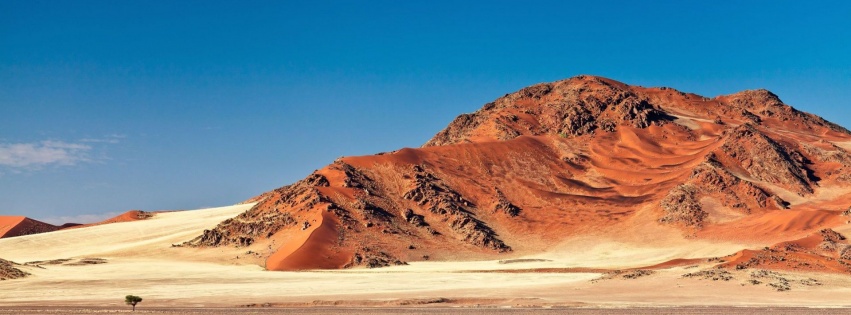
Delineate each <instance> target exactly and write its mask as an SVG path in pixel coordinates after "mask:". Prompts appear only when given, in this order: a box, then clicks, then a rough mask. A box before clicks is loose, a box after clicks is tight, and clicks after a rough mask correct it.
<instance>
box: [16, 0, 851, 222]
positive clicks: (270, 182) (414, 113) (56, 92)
mask: <svg viewBox="0 0 851 315" xmlns="http://www.w3.org/2000/svg"><path fill="white" fill-rule="evenodd" d="M578 74H594V75H601V76H605V77H609V78H612V79H615V80H619V81H622V82H625V83H628V84H635V85H644V86H670V87H674V88H677V89H679V90H682V91H686V92H694V93H698V94H701V95H705V96H710V97H711V96H716V95H719V94H728V93H733V92H736V91H740V90H744V89H754V88H767V89H769V90H771V91H773V92H775V93H776V94H778V95H779V96H780V98H781V99H783V100H784V101H785V102H786V103H788V104H791V105H793V106H795V107H796V108H798V109H801V110H804V111H808V112H812V113H815V114H818V115H822V116H824V117H826V118H827V119H829V120H832V121H834V122H837V123H839V124H841V125H844V126H846V127H851V109H849V105H851V2H849V1H818V2H805V1H494V0H489V1H434V0H429V1H414V0H411V1H330V2H326V1H300V2H299V3H296V2H290V1H269V2H262V1H233V2H221V1H197V2H196V1H171V0H169V1H147V0H146V1H111V0H109V1H34V0H20V1H7V0H0V214H1V215H9V214H15V215H26V216H30V217H33V218H36V219H42V220H47V221H49V222H52V223H61V222H63V221H91V220H95V219H98V218H101V217H103V216H104V215H110V214H114V213H117V212H123V211H126V210H129V209H142V210H166V209H169V210H171V209H194V208H202V207H209V206H222V205H229V204H233V203H236V202H239V201H242V200H245V199H247V198H249V197H252V196H254V195H257V194H260V193H262V192H264V191H267V190H270V189H274V188H277V187H280V186H283V185H286V184H289V183H292V182H294V181H296V180H298V179H300V178H302V177H304V176H306V175H308V174H309V173H311V172H312V171H313V170H314V169H317V168H320V167H322V166H324V165H326V164H328V163H330V162H332V161H333V160H334V159H335V158H337V157H340V156H345V155H364V154H373V153H377V152H382V151H391V150H395V149H399V148H403V147H417V146H420V145H421V144H422V143H424V142H425V141H426V140H428V139H429V138H430V137H431V136H432V135H434V134H435V133H436V132H437V131H439V130H440V129H442V128H443V127H444V126H446V125H447V124H448V123H449V122H450V121H451V120H452V119H453V118H454V117H455V116H456V115H458V114H460V113H464V112H472V111H475V110H476V109H478V108H479V107H481V106H482V105H483V104H485V103H487V102H489V101H492V100H494V99H496V98H497V97H499V96H501V95H504V94H506V93H509V92H513V91H516V90H518V89H520V88H522V87H524V86H528V85H531V84H535V83H540V82H548V81H555V80H559V79H564V78H568V77H572V76H575V75H578Z"/></svg>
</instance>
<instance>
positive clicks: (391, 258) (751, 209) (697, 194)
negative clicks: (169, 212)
mask: <svg viewBox="0 0 851 315" xmlns="http://www.w3.org/2000/svg"><path fill="white" fill-rule="evenodd" d="M849 149H851V133H849V132H848V130H846V129H844V128H842V127H840V126H837V125H835V124H833V123H830V122H828V121H826V120H824V119H822V118H820V117H817V116H814V115H812V114H808V113H804V112H801V111H798V110H796V109H794V108H793V107H791V106H789V105H786V104H784V103H783V102H782V101H781V100H780V99H779V98H778V97H777V96H776V95H774V94H772V93H771V92H768V91H765V90H754V91H744V92H740V93H736V94H732V95H726V96H719V97H715V98H706V97H702V96H698V95H695V94H688V93H683V92H679V91H676V90H673V89H670V88H644V87H637V86H629V85H626V84H623V83H620V82H616V81H613V80H609V79H605V78H599V77H593V76H578V77H574V78H571V79H567V80H563V81H558V82H554V83H546V84H538V85H534V86H531V87H528V88H524V89H521V90H520V91H517V92H515V93H511V94H507V95H505V96H503V97H501V98H499V99H497V100H496V101H494V102H492V103H488V104H486V105H485V106H484V107H482V108H481V109H480V110H478V111H476V112H474V113H471V114H463V115H460V116H458V118H456V119H455V120H454V121H453V122H452V123H451V124H450V125H449V126H448V127H447V128H446V129H444V130H442V131H440V132H439V133H438V134H437V135H436V136H435V137H434V138H432V139H431V140H429V141H428V142H427V143H426V144H425V145H424V146H423V147H422V148H417V149H412V148H406V149H401V150H398V151H394V152H391V153H386V154H379V155H373V156H361V157H346V158H341V159H339V160H337V161H334V162H333V163H332V164H330V165H328V166H326V167H324V168H322V169H320V170H317V171H316V172H314V173H313V174H311V175H310V176H308V177H307V178H305V179H303V180H301V181H299V182H297V183H294V184H292V185H289V186H284V187H281V188H279V189H276V190H274V191H271V192H267V193H264V194H262V195H260V196H258V197H255V198H252V200H250V201H252V202H257V203H256V205H255V206H254V207H253V208H252V209H251V210H249V211H247V212H245V213H243V214H241V215H239V216H237V217H235V218H232V219H229V220H227V221H224V222H222V223H221V224H219V225H218V226H217V227H215V228H212V229H210V230H207V231H205V232H204V234H203V235H199V236H197V237H196V238H194V239H192V240H187V242H186V243H184V244H183V246H195V247H217V246H237V247H244V248H245V249H246V252H247V253H251V254H252V255H255V256H259V257H262V258H266V264H265V267H266V268H268V269H270V270H299V269H312V268H348V267H357V266H366V267H380V266H388V265H394V264H404V263H406V262H410V261H419V260H459V259H460V260H470V259H490V258H499V257H506V256H512V255H524V254H533V253H539V252H544V251H548V250H551V249H552V248H554V247H555V246H557V245H558V244H560V243H561V242H563V241H565V240H568V239H570V238H573V237H579V236H606V235H615V234H618V235H622V234H624V233H627V234H628V233H636V235H652V234H653V233H657V232H658V233H662V232H660V231H670V230H672V229H675V230H677V231H679V235H681V236H682V237H686V238H711V239H729V240H737V241H741V240H744V239H747V240H755V239H760V240H763V239H764V240H771V241H772V242H774V243H777V242H780V241H784V240H788V239H783V238H784V237H789V236H790V235H795V236H804V235H810V234H812V233H814V232H816V231H818V230H820V229H822V228H827V227H829V226H828V225H830V224H834V223H835V222H839V221H840V219H839V216H840V215H841V213H842V210H845V209H847V208H848V207H849V206H851V201H847V200H851V155H849V152H848V150H849ZM843 200H844V201H843ZM776 216H782V217H784V218H786V217H788V218H798V219H800V220H809V221H808V222H810V223H813V224H806V225H800V224H789V223H788V222H782V220H781V221H778V220H769V218H773V217H776ZM755 222H756V223H755ZM744 227H751V228H750V229H749V230H743V228H744Z"/></svg>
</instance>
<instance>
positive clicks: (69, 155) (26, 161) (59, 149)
mask: <svg viewBox="0 0 851 315" xmlns="http://www.w3.org/2000/svg"><path fill="white" fill-rule="evenodd" d="M91 149H92V147H91V146H89V145H86V144H82V143H69V142H63V141H52V140H47V141H41V142H33V143H12V144H5V143H0V166H9V167H14V168H38V167H42V166H47V165H75V164H77V163H79V162H86V161H89V159H88V157H87V153H88V152H89V151H90V150H91Z"/></svg>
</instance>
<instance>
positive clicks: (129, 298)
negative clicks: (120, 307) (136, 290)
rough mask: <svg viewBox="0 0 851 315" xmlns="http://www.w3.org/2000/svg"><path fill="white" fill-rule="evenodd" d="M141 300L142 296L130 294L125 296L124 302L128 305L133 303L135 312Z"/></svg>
mask: <svg viewBox="0 0 851 315" xmlns="http://www.w3.org/2000/svg"><path fill="white" fill-rule="evenodd" d="M139 302H142V298H141V297H138V296H135V295H128V296H125V297H124V303H127V305H132V306H133V311H134V312H135V311H136V304H139Z"/></svg>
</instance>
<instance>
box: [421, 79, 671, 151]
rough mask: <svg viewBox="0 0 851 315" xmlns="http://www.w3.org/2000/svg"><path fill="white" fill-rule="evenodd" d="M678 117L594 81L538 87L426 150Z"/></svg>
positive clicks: (489, 109) (461, 120)
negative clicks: (478, 139) (480, 139)
mask: <svg viewBox="0 0 851 315" xmlns="http://www.w3.org/2000/svg"><path fill="white" fill-rule="evenodd" d="M670 120H672V117H671V116H669V115H667V114H666V113H665V112H664V111H662V110H660V109H658V108H657V106H655V105H653V104H651V103H650V102H649V99H648V98H647V97H644V96H641V95H638V94H636V93H634V92H633V91H632V90H631V89H629V88H628V86H626V85H623V84H621V83H618V82H614V81H611V80H608V79H603V78H599V77H593V76H577V77H574V78H571V79H567V80H563V81H558V82H555V83H544V84H537V85H534V86H531V87H527V88H524V89H521V90H520V91H517V92H515V93H511V94H508V95H505V96H503V97H501V98H499V99H497V100H496V101H494V102H492V103H488V104H486V105H485V106H484V107H482V109H480V110H479V111H477V112H475V113H471V114H462V115H460V116H458V117H457V118H455V120H454V121H452V123H450V124H449V126H448V127H447V128H446V129H444V130H442V131H440V132H439V133H437V135H435V136H434V138H432V139H431V140H429V141H428V142H427V143H426V144H425V145H424V146H426V147H428V146H439V145H447V144H455V143H463V142H466V141H469V140H470V139H471V138H472V137H476V136H484V137H490V138H493V139H496V140H509V139H513V138H516V137H518V136H520V135H561V136H563V137H575V136H581V135H586V134H592V133H594V132H596V131H598V130H600V131H614V130H615V129H616V128H617V126H620V125H625V126H632V127H636V128H646V127H649V126H650V125H653V124H664V123H666V122H668V121H670Z"/></svg>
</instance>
